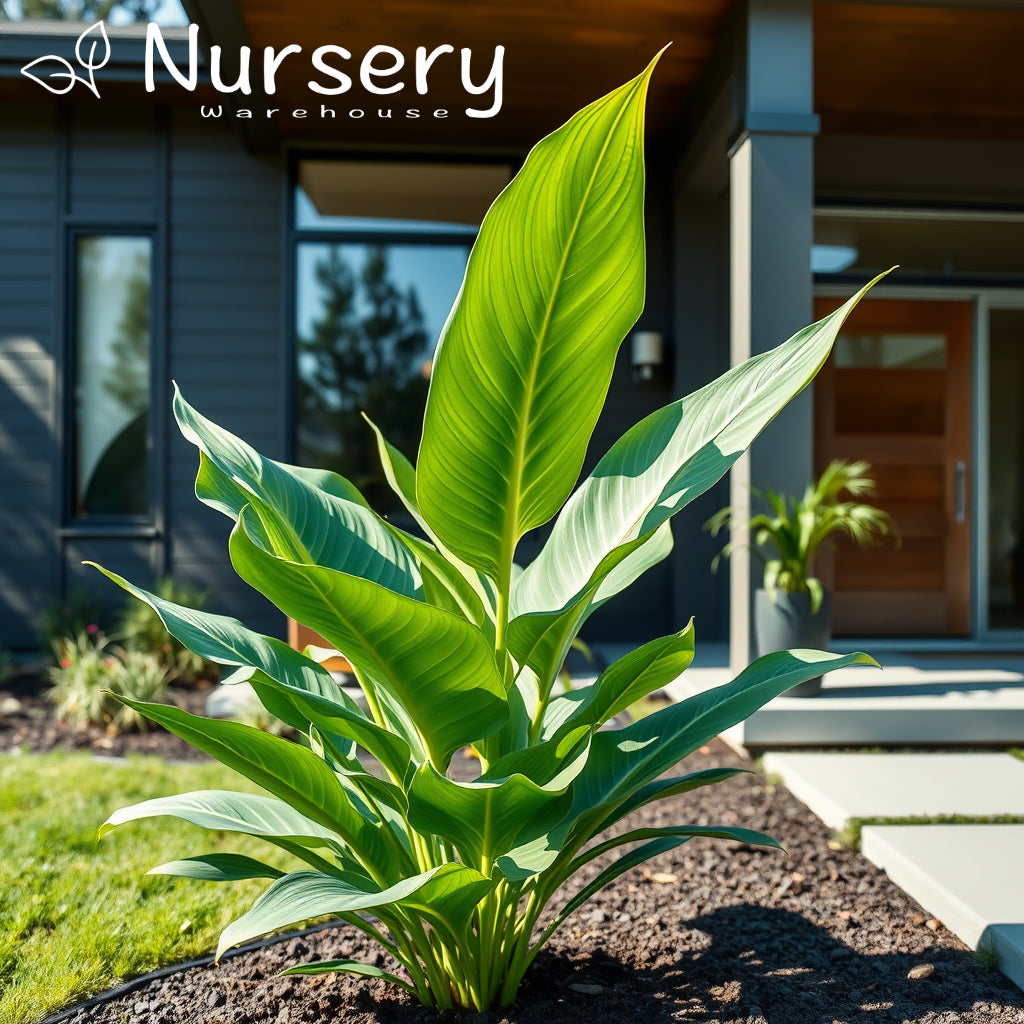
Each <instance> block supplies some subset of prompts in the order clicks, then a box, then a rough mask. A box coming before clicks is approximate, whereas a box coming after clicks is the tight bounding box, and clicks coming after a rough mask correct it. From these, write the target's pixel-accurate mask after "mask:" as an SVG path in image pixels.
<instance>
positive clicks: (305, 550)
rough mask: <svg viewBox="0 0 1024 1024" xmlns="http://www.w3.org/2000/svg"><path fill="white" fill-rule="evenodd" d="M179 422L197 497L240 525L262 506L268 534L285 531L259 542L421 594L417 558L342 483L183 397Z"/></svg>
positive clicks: (177, 405) (178, 401) (177, 399)
mask: <svg viewBox="0 0 1024 1024" xmlns="http://www.w3.org/2000/svg"><path fill="white" fill-rule="evenodd" d="M174 414H175V416H176V417H177V420H178V426H179V427H180V428H181V432H182V434H183V435H184V436H185V438H186V439H187V440H188V441H191V442H192V444H194V445H196V447H197V448H199V450H200V453H201V456H200V465H199V475H198V476H197V478H196V494H197V495H198V496H199V498H200V499H201V500H202V501H204V502H206V504H208V505H210V506H211V507H213V508H216V509H217V510H218V511H220V512H223V513H224V514H225V515H227V516H228V517H229V518H231V519H234V520H236V521H237V520H238V517H239V515H240V514H241V511H242V509H243V508H245V506H246V505H249V504H255V503H257V502H258V503H260V505H261V507H269V508H271V509H273V513H274V520H273V521H272V522H265V523H264V526H265V527H267V528H271V527H273V526H275V525H276V526H279V527H282V528H283V527H287V531H285V530H284V529H280V530H278V531H275V532H274V533H273V535H272V536H270V535H268V534H267V533H265V532H264V533H263V534H262V535H261V539H262V540H264V542H266V541H268V540H270V541H271V543H273V542H277V545H281V546H282V547H283V548H284V549H285V550H282V551H279V553H285V554H288V555H290V556H293V557H294V556H295V554H296V552H295V550H294V548H295V546H296V545H297V546H298V547H299V548H300V549H301V552H302V555H303V557H302V560H303V561H311V562H313V563H315V564H319V565H331V566H334V567H335V568H338V569H344V570H345V571H346V572H349V573H352V574H353V575H356V576H362V577H364V578H366V579H372V580H375V581H376V582H377V583H379V584H380V585H381V586H384V587H387V588H388V589H390V590H394V591H395V592H396V593H400V594H406V595H408V596H416V595H418V594H419V593H420V579H419V573H418V571H417V569H416V565H415V562H414V560H413V558H412V555H411V554H410V553H409V552H408V551H407V550H406V548H405V547H404V545H403V544H402V543H401V542H400V541H399V540H398V538H397V537H396V536H395V534H394V532H393V531H391V530H390V529H389V527H388V526H387V525H386V524H385V523H384V522H382V521H381V519H380V518H379V517H378V516H377V515H375V514H374V513H373V512H371V511H370V510H369V509H368V508H367V507H366V504H365V502H364V501H363V499H362V497H361V496H360V495H359V493H358V491H356V490H355V488H353V487H352V485H351V484H349V483H348V481H345V480H344V478H342V477H338V476H337V475H336V474H327V473H325V472H323V471H301V470H300V471H295V469H294V467H291V466H286V465H284V464H283V463H279V462H274V461H273V460H272V459H267V458H264V457H263V456H262V455H260V453H259V452H257V451H256V450H255V449H254V448H252V447H250V446H249V445H247V444H246V443H245V442H244V441H242V440H241V439H239V438H237V437H235V436H234V434H231V433H229V432H228V431H227V430H224V429H223V428H222V427H219V426H217V425H216V424H215V423H212V422H211V421H210V420H208V419H206V418H205V417H204V416H201V415H200V414H199V413H198V412H197V411H196V410H195V409H193V408H192V407H191V406H190V405H189V404H188V403H187V402H186V401H185V399H184V398H183V397H182V396H181V393H180V392H179V391H178V390H177V389H175V395H174ZM339 494H344V495H345V496H339ZM285 532H287V538H285V537H284V536H283V535H284V533H285ZM275 550H277V548H276V547H275Z"/></svg>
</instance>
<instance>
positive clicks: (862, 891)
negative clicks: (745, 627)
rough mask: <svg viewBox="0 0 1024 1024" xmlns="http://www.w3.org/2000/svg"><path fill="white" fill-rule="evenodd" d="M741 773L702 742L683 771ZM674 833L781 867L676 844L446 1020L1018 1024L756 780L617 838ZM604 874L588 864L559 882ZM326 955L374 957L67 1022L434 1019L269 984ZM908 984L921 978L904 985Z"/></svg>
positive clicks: (345, 932) (327, 947) (1015, 1006)
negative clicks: (497, 1002)
mask: <svg viewBox="0 0 1024 1024" xmlns="http://www.w3.org/2000/svg"><path fill="white" fill-rule="evenodd" d="M459 760H460V759H456V763H458V762H459ZM741 763H742V762H741V760H740V759H739V758H738V757H737V755H736V754H734V753H733V752H732V751H731V750H729V749H728V748H727V747H726V746H725V745H724V744H723V743H721V742H720V741H715V742H714V743H713V744H711V745H710V747H708V748H704V749H703V750H702V751H701V752H700V753H698V754H696V755H694V756H693V757H692V758H690V759H689V760H688V762H687V766H688V768H690V769H691V770H692V769H697V768H702V767H710V766H712V765H714V764H729V765H736V764H741ZM460 767H461V770H462V771H465V770H466V768H465V766H464V765H462V766H460ZM683 822H689V823H694V824H714V823H727V824H742V825H746V826H749V827H752V828H756V829H761V830H763V831H766V832H768V833H769V834H771V835H774V836H775V837H776V838H778V839H779V840H781V841H782V842H783V843H784V844H785V845H786V847H787V849H788V851H789V856H788V857H787V856H786V855H784V854H782V853H779V852H777V851H770V850H754V849H747V848H742V847H736V846H732V845H729V844H724V843H714V842H712V841H710V840H699V839H698V840H692V841H691V842H690V843H688V844H687V845H685V846H683V847H681V848H679V849H678V850H676V851H675V852H673V853H671V854H667V855H665V856H663V857H661V858H659V859H658V860H657V861H653V862H651V863H650V864H649V865H648V868H647V870H646V871H645V870H643V869H637V870H634V871H632V872H630V873H629V874H627V875H625V876H623V877H622V878H621V879H620V880H619V881H618V882H617V883H615V884H614V886H613V887H612V888H611V889H608V890H605V891H604V892H603V893H602V894H600V895H599V896H598V897H597V898H595V899H594V900H592V901H591V902H590V903H589V904H587V905H585V906H584V907H583V908H582V910H580V911H578V912H577V914H576V915H575V917H573V918H571V919H570V920H569V922H567V924H566V925H565V926H564V927H563V929H562V931H561V932H560V933H556V936H555V937H554V938H553V939H552V941H551V942H550V943H549V945H548V947H547V950H546V952H545V953H543V954H542V955H541V956H540V957H539V958H538V960H537V962H536V963H535V965H534V967H533V969H532V970H531V972H530V973H529V974H528V976H527V980H526V983H525V986H524V988H523V989H522V991H521V993H520V997H519V1000H518V1001H517V1002H516V1004H515V1005H514V1006H513V1007H511V1008H510V1009H508V1010H504V1011H496V1012H492V1013H487V1014H479V1015H470V1016H468V1017H466V1016H463V1017H456V1018H455V1019H459V1020H464V1021H467V1022H469V1021H471V1022H472V1024H575V1022H578V1021H583V1020H586V1021H593V1022H595V1024H613V1022H616V1024H617V1022H629V1021H638V1022H639V1021H642V1022H644V1024H661V1022H669V1021H687V1022H700V1024H712V1022H719V1024H837V1022H843V1024H845V1022H864V1024H868V1022H871V1024H888V1022H914V1024H939V1022H943V1024H954V1022H955V1024H968V1022H970V1024H982V1022H996V1021H999V1022H1007V1024H1009V1022H1013V1024H1022V1022H1024V1009H1022V1007H1024V994H1022V993H1021V991H1020V990H1019V989H1017V988H1016V987H1015V986H1014V985H1012V984H1011V983H1010V982H1009V981H1007V980H1006V978H1004V977H1003V976H1002V975H1000V974H999V973H997V972H995V971H992V970H987V969H985V968H983V967H981V966H979V965H978V964H977V963H976V962H975V960H974V958H973V956H972V954H971V952H970V951H968V950H967V949H966V948H965V947H964V945H963V944H962V943H961V942H960V941H959V940H958V939H956V938H955V937H954V936H953V935H951V934H950V933H949V932H948V931H946V929H945V928H943V927H942V926H941V924H939V923H938V922H936V921H930V920H929V918H928V915H927V914H925V912H924V911H923V910H922V909H921V907H919V906H918V905H917V904H916V903H914V902H913V900H911V899H910V898H909V897H908V896H906V895H905V894H904V893H903V892H902V891H901V890H900V889H898V888H897V887H896V886H895V885H893V884H892V883H891V882H890V881H889V880H888V878H887V877H886V876H885V875H884V874H882V873H881V872H879V871H878V870H877V869H876V868H875V867H873V866H872V865H871V864H870V863H868V861H866V860H865V859H864V858H863V857H861V856H860V855H859V854H856V853H853V852H850V851H848V850H845V849H832V848H830V846H829V841H830V838H831V837H830V835H829V833H828V830H827V829H826V828H825V826H824V825H822V823H821V822H820V821H818V820H817V819H816V818H814V817H813V815H811V814H810V812H809V811H808V810H807V809H806V808H805V807H804V806H803V805H802V804H801V803H800V802H799V801H797V800H796V799H795V798H794V797H793V796H792V795H791V794H790V793H789V792H788V791H786V790H785V789H783V788H781V787H778V788H774V789H772V788H771V787H770V786H769V785H768V783H767V782H766V780H765V779H764V777H763V776H760V775H752V776H740V777H738V778H736V779H733V780H730V781H729V782H726V783H723V784H722V785H719V786H715V787H712V788H709V789H705V790H699V791H697V792H695V793H691V794H687V795H684V796H681V797H677V798H674V799H672V800H670V801H666V802H664V803H663V804H660V805H657V806H656V807H655V808H646V809H644V810H642V811H640V812H638V813H637V814H636V815H634V817H633V819H632V820H631V822H630V824H631V825H632V826H634V827H635V826H637V825H640V824H641V823H645V824H669V823H675V824H679V823H683ZM605 863H606V861H594V862H593V863H592V864H591V865H589V866H588V868H587V869H585V872H584V873H581V876H579V877H578V878H577V880H576V882H575V884H576V885H580V884H582V883H583V881H584V878H585V877H586V878H589V877H592V876H593V874H595V873H596V872H597V871H598V870H600V869H601V868H602V867H603V866H604V864H605ZM652 873H653V874H652ZM672 875H674V876H675V879H674V880H673V879H672V878H670V877H669V876H672ZM339 956H345V957H355V958H357V959H363V960H367V961H369V962H371V963H378V964H380V965H382V966H383V965H385V964H386V960H385V958H384V957H383V955H380V956H378V954H377V953H376V951H375V950H374V949H373V948H372V947H370V946H369V945H368V944H367V943H365V942H364V941H363V939H362V938H361V937H360V936H359V935H358V934H356V933H353V932H352V931H351V930H350V929H349V928H347V927H345V926H341V927H338V928H332V929H329V930H327V931H323V932H319V933H317V934H315V935H310V936H306V937H303V938H293V939H289V940H287V941H284V942H281V943H278V944H275V945H272V946H269V947H266V948H264V949H261V950H258V951H255V952H250V953H246V954H243V955H240V956H238V957H235V958H232V959H228V960H225V961H222V963H221V964H220V965H219V966H208V967H197V968H192V969H190V970H187V971H184V972H181V973H178V974H176V975H172V976H169V977H166V978H163V979H160V980H158V981H154V982H151V983H150V984H149V985H148V986H146V987H144V988H142V989H139V990H137V991H135V992H132V993H131V994H129V995H127V996H124V997H121V998H119V999H117V1000H115V1001H112V1002H108V1003H106V1004H104V1005H102V1006H99V1007H95V1008H92V1009H91V1010H89V1011H85V1012H81V1013H79V1014H77V1015H75V1016H74V1017H73V1018H72V1020H73V1021H75V1022H76V1024H78V1022H85V1021H90V1022H97V1024H143V1022H145V1024H262V1022H268V1024H269V1022H274V1024H278V1022H279V1024H287V1022H310V1024H327V1022H332V1024H333V1022H344V1024H418V1022H426V1021H433V1020H437V1019H438V1015H437V1014H436V1013H434V1012H433V1011H429V1010H425V1009H423V1008H421V1007H419V1006H418V1005H416V1004H415V1003H413V1002H412V1001H411V1000H410V999H408V998H407V997H406V996H405V995H404V993H401V992H396V991H395V990H393V989H391V988H389V987H388V986H386V985H384V984H382V983H379V982H376V981H362V980H356V979H354V978H350V977H348V976H345V975H337V976H333V977H332V976H326V977H319V978H297V977H296V978H275V977H274V975H275V973H276V972H277V971H278V970H280V969H281V968H283V967H285V966H287V965H289V964H292V963H296V962H301V961H312V960H320V959H330V958H334V957H339ZM923 965H930V966H931V967H932V968H933V969H932V971H931V972H929V971H928V970H927V968H923ZM915 968H916V969H917V970H914V969H915ZM910 972H913V973H914V974H915V975H917V974H920V973H924V974H927V975H928V976H927V977H923V978H911V977H908V973H910ZM574 986H582V988H575V987H574ZM449 1019H451V1018H449Z"/></svg>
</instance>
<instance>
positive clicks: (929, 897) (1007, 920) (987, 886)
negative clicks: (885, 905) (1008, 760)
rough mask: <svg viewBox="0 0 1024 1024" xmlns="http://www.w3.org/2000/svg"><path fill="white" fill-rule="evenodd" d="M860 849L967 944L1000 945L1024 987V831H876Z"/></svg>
mask: <svg viewBox="0 0 1024 1024" xmlns="http://www.w3.org/2000/svg"><path fill="white" fill-rule="evenodd" d="M861 849H862V851H863V853H864V855H865V856H866V857H867V858H868V860H870V861H872V862H873V863H875V864H877V865H878V866H879V867H880V868H884V869H885V871H886V873H887V874H888V875H889V877H890V878H891V879H892V880H893V881H894V882H895V883H896V884H897V885H898V886H899V887H900V888H901V889H903V890H904V891H905V892H907V893H909V894H910V895H911V896H912V897H913V898H914V899H915V900H917V902H918V903H920V904H921V906H923V907H924V908H925V909H926V910H928V911H929V912H930V913H932V914H934V915H935V916H936V917H937V918H939V920H940V921H942V923H943V924H944V925H945V926H946V927H947V928H949V929H950V931H952V932H953V933H954V934H956V935H958V936H959V937H960V938H961V939H962V940H963V941H964V942H965V943H966V944H967V945H968V946H971V947H972V948H977V946H978V945H979V944H984V945H987V944H991V945H992V946H994V947H995V949H996V952H998V953H999V955H1000V957H1001V962H1000V965H999V966H1000V970H1001V971H1002V972H1003V973H1004V974H1005V975H1006V976H1007V977H1008V978H1010V980H1011V981H1013V982H1015V983H1016V984H1017V985H1020V986H1021V987H1022V988H1024V886H1022V885H1021V865H1022V864H1024V825H872V826H869V827H867V828H865V829H864V831H863V834H862V837H861Z"/></svg>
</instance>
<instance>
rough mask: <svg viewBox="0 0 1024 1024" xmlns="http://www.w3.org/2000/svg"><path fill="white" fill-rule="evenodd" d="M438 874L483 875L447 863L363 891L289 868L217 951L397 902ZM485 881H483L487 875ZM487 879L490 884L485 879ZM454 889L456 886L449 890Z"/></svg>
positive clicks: (473, 881) (474, 880)
mask: <svg viewBox="0 0 1024 1024" xmlns="http://www.w3.org/2000/svg"><path fill="white" fill-rule="evenodd" d="M439 874H443V875H452V876H457V878H459V879H462V880H463V881H464V882H465V883H466V884H467V885H468V886H476V885H477V884H478V883H479V880H480V879H481V878H482V876H481V875H480V874H479V872H476V871H473V870H472V869H471V868H466V867H463V866H462V865H458V864H446V865H444V866H443V867H439V868H433V869H431V870H430V871H426V872H423V873H422V874H418V875H414V876H412V877H411V878H403V879H402V880H401V881H400V882H396V883H395V884H394V885H392V886H389V887H388V888H386V889H382V890H379V891H367V890H366V889H364V888H362V887H361V886H360V885H357V884H356V882H358V881H360V880H359V879H346V878H338V877H336V876H334V875H324V874H320V873H319V872H317V871H293V872H292V873H291V874H288V875H285V876H284V877H283V878H279V879H277V880H276V881H275V882H274V883H273V884H272V885H271V886H270V887H269V888H268V889H267V890H266V892H264V893H263V895H262V896H260V898H259V899H258V900H257V901H256V902H255V904H253V906H252V908H251V909H250V910H249V911H248V913H246V914H243V915H242V916H241V917H240V918H238V920H237V921H232V923H231V924H229V925H228V926H227V928H225V929H224V931H223V932H221V936H220V942H219V943H218V944H217V956H218V957H220V956H222V955H223V953H224V951H225V950H228V949H230V948H231V947H232V946H237V945H239V944H240V943H243V942H246V941H248V940H249V939H254V938H256V937H257V936H260V935H266V934H267V933H268V932H274V931H277V930H278V929H280V928H287V927H289V926H290V925H295V924H298V923H299V922H301V921H308V920H309V919H310V918H314V917H324V916H327V915H331V916H336V915H339V914H351V913H355V912H357V911H362V910H374V909H376V908H378V907H387V906H390V905H391V904H400V903H401V902H402V901H403V900H406V899H408V898H410V897H412V896H414V895H415V894H416V893H417V891H418V890H420V889H423V888H424V886H426V885H427V883H428V882H429V881H430V880H431V879H432V878H434V877H435V876H437V875H439ZM484 881H485V882H487V880H486V879H484ZM487 884H488V885H490V883H489V882H487ZM455 888H457V886H455V887H454V888H453V891H454V889H455Z"/></svg>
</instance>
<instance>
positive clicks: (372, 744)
mask: <svg viewBox="0 0 1024 1024" xmlns="http://www.w3.org/2000/svg"><path fill="white" fill-rule="evenodd" d="M264 686H265V687H267V688H272V689H274V690H275V691H277V692H278V693H279V694H280V695H281V696H282V697H284V698H285V699H287V700H288V702H289V703H290V704H291V705H292V706H293V707H294V708H295V709H296V711H297V712H298V713H299V714H300V715H301V716H302V717H303V718H304V719H305V720H306V721H307V722H309V723H310V724H311V725H314V726H316V728H317V729H319V730H322V731H324V732H326V733H327V734H328V735H331V734H337V735H340V736H345V737H347V738H349V739H351V740H352V741H353V742H355V743H357V744H358V745H359V746H360V747H362V748H363V750H365V751H366V752H367V753H368V754H371V755H372V756H373V757H375V758H376V759H377V760H378V761H379V762H380V763H381V764H382V765H383V766H384V769H385V771H387V773H388V774H389V775H390V776H391V778H393V779H396V780H399V781H402V780H404V778H405V774H406V770H407V769H408V767H409V763H410V761H411V757H412V755H411V752H410V750H409V744H408V743H406V742H405V740H404V739H402V737H401V736H398V735H396V734H395V733H393V732H389V731H388V730H387V729H382V728H381V727H380V726H379V725H377V724H376V723H375V722H371V721H370V720H369V719H368V718H366V716H365V715H363V714H362V713H361V712H358V711H356V712H352V711H350V710H349V709H348V708H347V707H345V706H344V705H342V704H339V703H337V702H335V701H331V700H326V699H325V698H324V697H322V696H320V695H318V694H315V693H310V692H307V691H305V690H302V689H299V688H297V687H294V686H289V685H287V684H286V683H281V682H278V681H277V680H274V679H268V680H266V682H265V683H264Z"/></svg>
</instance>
